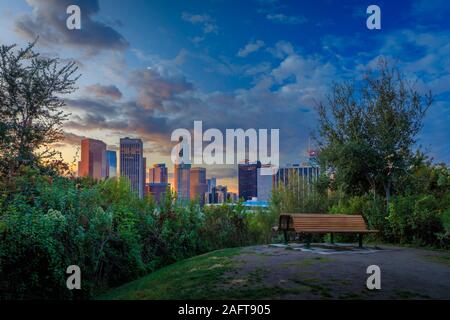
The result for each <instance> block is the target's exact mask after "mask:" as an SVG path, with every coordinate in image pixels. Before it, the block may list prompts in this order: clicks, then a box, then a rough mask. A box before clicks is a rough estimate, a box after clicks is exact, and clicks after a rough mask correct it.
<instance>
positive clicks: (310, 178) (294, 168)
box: [273, 164, 320, 191]
mask: <svg viewBox="0 0 450 320" xmlns="http://www.w3.org/2000/svg"><path fill="white" fill-rule="evenodd" d="M319 176H320V168H319V167H316V166H301V165H300V164H290V165H287V166H285V167H282V168H279V169H278V172H277V173H276V174H275V175H274V176H273V186H278V185H279V184H281V185H284V186H287V185H288V184H289V181H290V180H292V181H296V183H298V188H299V190H305V191H308V190H309V189H311V186H312V183H313V182H315V181H317V180H318V179H319ZM293 177H295V180H294V179H293Z"/></svg>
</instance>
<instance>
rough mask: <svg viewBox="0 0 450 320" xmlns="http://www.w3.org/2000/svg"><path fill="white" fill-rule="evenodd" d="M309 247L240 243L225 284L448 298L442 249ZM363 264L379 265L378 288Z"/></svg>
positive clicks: (306, 294)
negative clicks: (373, 286) (370, 286)
mask: <svg viewBox="0 0 450 320" xmlns="http://www.w3.org/2000/svg"><path fill="white" fill-rule="evenodd" d="M312 248H313V250H312V251H311V252H307V251H302V246H299V245H292V246H289V247H283V246H279V247H274V246H254V247H247V248H244V249H243V250H242V252H241V254H239V255H238V256H236V257H235V258H234V259H235V262H236V265H237V266H238V267H237V269H236V270H234V271H233V274H232V275H231V274H229V275H228V276H229V277H232V278H233V281H232V282H231V284H230V283H229V284H228V285H230V286H233V287H235V286H243V285H244V286H245V287H246V288H248V287H249V286H250V287H252V288H255V289H258V288H259V289H261V288H264V289H265V290H267V291H268V292H270V290H273V292H277V293H274V296H271V297H270V298H278V299H450V253H448V252H444V251H434V250H423V249H413V248H403V247H393V246H384V245H382V246H381V247H366V248H365V249H364V250H358V249H357V248H355V247H345V246H344V247H343V246H340V247H338V249H339V250H333V249H331V251H330V248H323V247H322V248H321V246H320V245H318V244H313V245H312ZM303 249H304V248H303ZM369 265H378V266H379V267H380V269H381V289H380V290H368V289H367V287H366V280H367V278H368V277H369V274H367V273H366V270H367V267H368V266H369ZM279 288H281V290H276V289H279ZM268 298H269V297H268Z"/></svg>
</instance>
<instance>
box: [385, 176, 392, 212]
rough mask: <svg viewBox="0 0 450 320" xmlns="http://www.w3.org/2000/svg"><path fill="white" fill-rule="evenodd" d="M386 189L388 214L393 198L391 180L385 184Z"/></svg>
mask: <svg viewBox="0 0 450 320" xmlns="http://www.w3.org/2000/svg"><path fill="white" fill-rule="evenodd" d="M384 191H385V192H386V214H388V213H389V201H390V200H391V181H388V182H387V183H385V185H384Z"/></svg>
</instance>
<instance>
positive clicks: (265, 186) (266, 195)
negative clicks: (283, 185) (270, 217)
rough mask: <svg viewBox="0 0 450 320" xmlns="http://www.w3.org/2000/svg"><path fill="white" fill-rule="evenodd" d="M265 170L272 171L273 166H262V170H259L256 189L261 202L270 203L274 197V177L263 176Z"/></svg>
mask: <svg viewBox="0 0 450 320" xmlns="http://www.w3.org/2000/svg"><path fill="white" fill-rule="evenodd" d="M263 168H265V169H270V168H272V166H271V165H270V164H268V165H261V168H258V169H257V173H258V174H257V178H256V186H257V187H256V189H257V194H258V200H259V201H269V199H270V197H271V195H272V184H273V181H272V180H273V175H268V174H265V175H264V174H261V170H262V169H263Z"/></svg>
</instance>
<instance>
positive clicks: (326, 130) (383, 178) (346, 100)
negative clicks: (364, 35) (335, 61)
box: [318, 59, 432, 202]
mask: <svg viewBox="0 0 450 320" xmlns="http://www.w3.org/2000/svg"><path fill="white" fill-rule="evenodd" d="M431 103H432V96H431V93H430V94H428V95H425V96H421V95H420V94H419V93H418V92H417V91H416V90H415V89H414V87H413V86H412V85H411V84H410V83H409V82H408V81H406V80H404V79H403V76H402V74H401V73H400V71H399V70H398V69H397V68H396V67H395V66H394V67H392V66H390V65H389V64H388V63H387V61H386V60H385V59H380V60H379V64H378V69H377V70H375V71H369V72H368V73H367V74H366V75H365V76H364V79H363V81H361V82H356V83H342V84H336V85H335V86H334V87H333V90H332V93H331V94H330V96H329V97H328V103H327V104H320V105H319V108H318V111H319V133H320V140H319V142H320V144H321V152H320V156H319V161H320V163H321V165H322V167H323V169H324V170H325V169H332V170H333V171H334V173H335V184H336V185H337V186H338V188H339V189H341V190H343V191H344V192H345V193H348V194H351V195H363V194H366V193H368V192H372V193H376V194H384V195H385V197H386V200H387V202H389V198H390V196H391V193H392V191H393V190H394V191H395V190H396V188H400V186H401V184H400V183H398V182H399V181H400V180H401V179H402V178H404V176H405V175H407V174H408V171H409V169H410V167H411V165H412V163H413V161H414V154H413V151H412V148H413V145H414V143H415V142H416V140H415V138H416V136H417V134H418V133H419V131H420V129H421V128H422V120H423V117H424V115H425V112H426V110H427V109H428V108H429V107H430V105H431Z"/></svg>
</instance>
